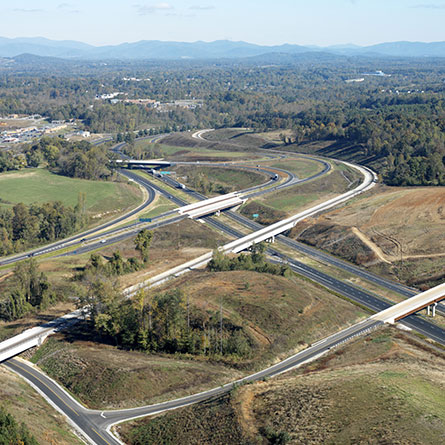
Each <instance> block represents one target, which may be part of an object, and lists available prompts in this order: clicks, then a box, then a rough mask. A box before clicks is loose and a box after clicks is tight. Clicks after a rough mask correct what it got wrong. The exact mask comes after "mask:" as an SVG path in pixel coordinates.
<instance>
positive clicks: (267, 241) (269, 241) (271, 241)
mask: <svg viewBox="0 0 445 445" xmlns="http://www.w3.org/2000/svg"><path fill="white" fill-rule="evenodd" d="M266 243H269V244H275V236H272V237H271V238H268V239H267V240H266Z"/></svg>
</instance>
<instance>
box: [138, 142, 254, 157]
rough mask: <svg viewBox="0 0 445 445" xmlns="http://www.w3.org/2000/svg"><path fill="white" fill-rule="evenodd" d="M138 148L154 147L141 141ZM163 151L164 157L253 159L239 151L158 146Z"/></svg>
mask: <svg viewBox="0 0 445 445" xmlns="http://www.w3.org/2000/svg"><path fill="white" fill-rule="evenodd" d="M136 145H138V146H142V147H144V146H150V145H153V144H152V143H151V142H148V141H139V142H136ZM157 145H158V147H159V148H160V149H161V152H162V156H166V157H168V156H173V155H175V154H177V153H179V154H180V155H181V157H182V156H188V155H192V156H193V155H195V156H196V155H205V156H206V157H207V158H246V157H247V158H252V155H249V154H246V153H244V152H239V151H220V150H209V149H208V148H204V147H175V146H172V145H166V144H157Z"/></svg>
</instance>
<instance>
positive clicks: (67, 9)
mask: <svg viewBox="0 0 445 445" xmlns="http://www.w3.org/2000/svg"><path fill="white" fill-rule="evenodd" d="M57 9H60V10H61V11H62V12H64V13H66V14H79V13H80V11H79V10H78V9H74V5H72V4H71V3H60V4H59V5H58V6H57Z"/></svg>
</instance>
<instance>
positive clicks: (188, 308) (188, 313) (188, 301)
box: [187, 292, 190, 331]
mask: <svg viewBox="0 0 445 445" xmlns="http://www.w3.org/2000/svg"><path fill="white" fill-rule="evenodd" d="M187 329H188V330H189V331H190V297H189V294H188V292H187Z"/></svg>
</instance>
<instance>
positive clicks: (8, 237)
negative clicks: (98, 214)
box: [0, 193, 88, 255]
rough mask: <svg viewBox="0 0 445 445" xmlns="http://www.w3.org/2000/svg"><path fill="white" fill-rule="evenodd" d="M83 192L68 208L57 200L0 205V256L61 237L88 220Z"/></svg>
mask: <svg viewBox="0 0 445 445" xmlns="http://www.w3.org/2000/svg"><path fill="white" fill-rule="evenodd" d="M85 199H86V198H85V194H83V193H80V194H79V198H78V203H77V205H76V206H75V207H74V208H72V207H69V206H65V205H63V204H62V203H61V202H60V201H54V202H47V203H44V204H40V205H39V204H33V205H31V206H26V205H25V204H23V203H19V204H16V205H15V206H14V207H13V208H12V209H10V208H7V207H2V208H0V255H8V254H10V253H13V252H20V251H22V250H23V249H27V248H29V247H32V246H35V245H39V244H42V243H47V242H53V241H56V240H58V239H61V238H65V237H67V236H69V235H71V234H72V233H74V232H76V231H78V230H80V229H82V228H83V227H85V226H86V225H87V223H88V217H87V215H86V211H85Z"/></svg>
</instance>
